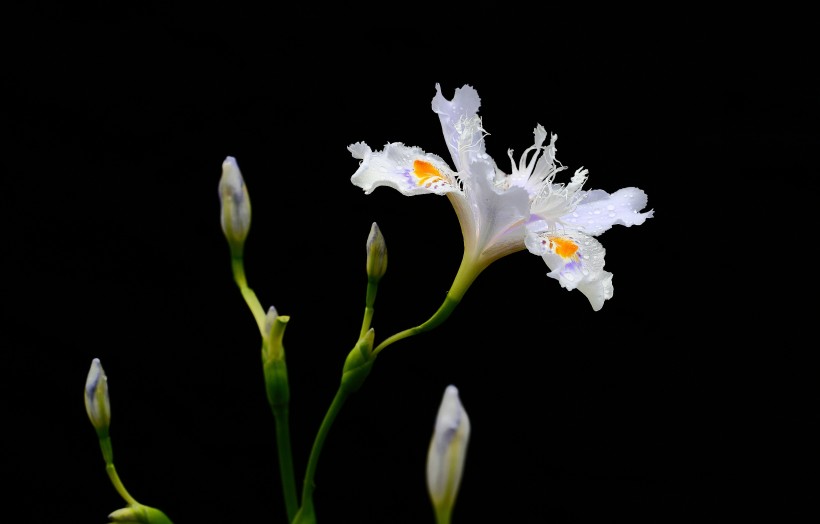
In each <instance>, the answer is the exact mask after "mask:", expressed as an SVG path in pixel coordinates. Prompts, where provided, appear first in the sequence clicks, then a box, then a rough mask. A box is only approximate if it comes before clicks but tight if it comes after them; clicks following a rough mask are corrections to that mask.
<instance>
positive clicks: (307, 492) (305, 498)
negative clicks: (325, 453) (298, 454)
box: [302, 387, 349, 513]
mask: <svg viewBox="0 0 820 524" xmlns="http://www.w3.org/2000/svg"><path fill="white" fill-rule="evenodd" d="M348 395H349V391H347V390H346V388H344V387H339V389H338V391H336V396H335V397H333V402H332V403H331V404H330V408H328V410H327V413H325V418H324V420H323V421H322V425H321V426H320V427H319V432H318V433H316V439H315V440H314V441H313V449H311V451H310V458H309V459H308V465H307V470H306V472H305V481H304V485H303V487H302V506H303V507H308V508H311V511H310V513H312V508H313V489H314V488H315V484H314V482H313V478H314V477H315V476H316V466H317V465H318V463H319V455H320V454H321V453H322V447H323V446H324V445H325V439H326V438H327V434H328V432H329V431H330V426H332V425H333V421H334V420H335V419H336V415H338V414H339V411H340V410H341V409H342V406H343V405H344V403H345V400H347V397H348Z"/></svg>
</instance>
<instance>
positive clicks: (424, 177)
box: [413, 160, 447, 187]
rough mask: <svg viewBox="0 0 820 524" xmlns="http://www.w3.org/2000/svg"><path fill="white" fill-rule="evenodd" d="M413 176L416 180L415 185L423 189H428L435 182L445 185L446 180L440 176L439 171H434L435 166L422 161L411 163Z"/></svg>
mask: <svg viewBox="0 0 820 524" xmlns="http://www.w3.org/2000/svg"><path fill="white" fill-rule="evenodd" d="M413 175H414V176H415V177H416V178H417V179H418V182H417V184H418V185H420V186H424V187H430V186H431V185H432V184H434V183H436V182H444V183H447V180H446V179H445V178H444V177H443V176H442V175H441V171H439V170H438V169H436V166H434V165H433V164H431V163H430V162H425V161H424V160H416V161H414V162H413Z"/></svg>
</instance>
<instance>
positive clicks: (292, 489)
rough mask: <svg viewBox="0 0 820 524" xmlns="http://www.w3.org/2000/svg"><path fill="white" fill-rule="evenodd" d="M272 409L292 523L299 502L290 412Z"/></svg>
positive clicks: (283, 486) (277, 447) (279, 408)
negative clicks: (291, 441) (294, 468)
mask: <svg viewBox="0 0 820 524" xmlns="http://www.w3.org/2000/svg"><path fill="white" fill-rule="evenodd" d="M272 409H273V418H274V420H276V449H277V451H278V452H279V474H280V476H281V478H282V491H283V492H284V495H285V511H287V514H288V522H291V521H293V517H294V516H296V512H297V511H298V510H299V500H298V499H297V498H296V475H295V474H294V472H293V453H292V452H291V447H290V422H289V410H288V407H287V406H273V407H272Z"/></svg>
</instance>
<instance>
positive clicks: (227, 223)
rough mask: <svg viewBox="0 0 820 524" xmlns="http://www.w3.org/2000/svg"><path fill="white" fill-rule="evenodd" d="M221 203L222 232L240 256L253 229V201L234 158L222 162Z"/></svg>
mask: <svg viewBox="0 0 820 524" xmlns="http://www.w3.org/2000/svg"><path fill="white" fill-rule="evenodd" d="M219 203H220V206H221V211H222V216H221V221H222V232H223V233H225V238H226V239H227V240H228V244H229V245H230V246H231V252H232V253H236V254H240V253H242V248H243V246H244V245H245V238H246V237H247V236H248V230H250V227H251V200H250V197H249V195H248V188H247V187H246V186H245V180H243V178H242V173H241V172H240V171H239V166H238V165H237V163H236V159H234V157H232V156H229V157H226V158H225V161H224V162H222V177H221V178H220V179H219Z"/></svg>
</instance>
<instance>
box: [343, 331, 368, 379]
mask: <svg viewBox="0 0 820 524" xmlns="http://www.w3.org/2000/svg"><path fill="white" fill-rule="evenodd" d="M375 338H376V334H375V331H373V328H370V329H369V330H368V331H367V333H365V334H364V336H363V337H362V338H360V339H359V341H358V342H356V345H355V346H354V347H353V349H352V350H351V351H350V353H348V355H347V358H346V359H345V363H344V367H343V368H342V388H344V389H345V390H347V392H348V393H352V392H354V391H356V390H358V389H359V388H360V387H362V384H364V381H365V379H366V378H367V376H368V375H369V374H370V370H371V369H372V368H373V362H374V361H375V359H376V357H375V356H373V340H374V339H375Z"/></svg>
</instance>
